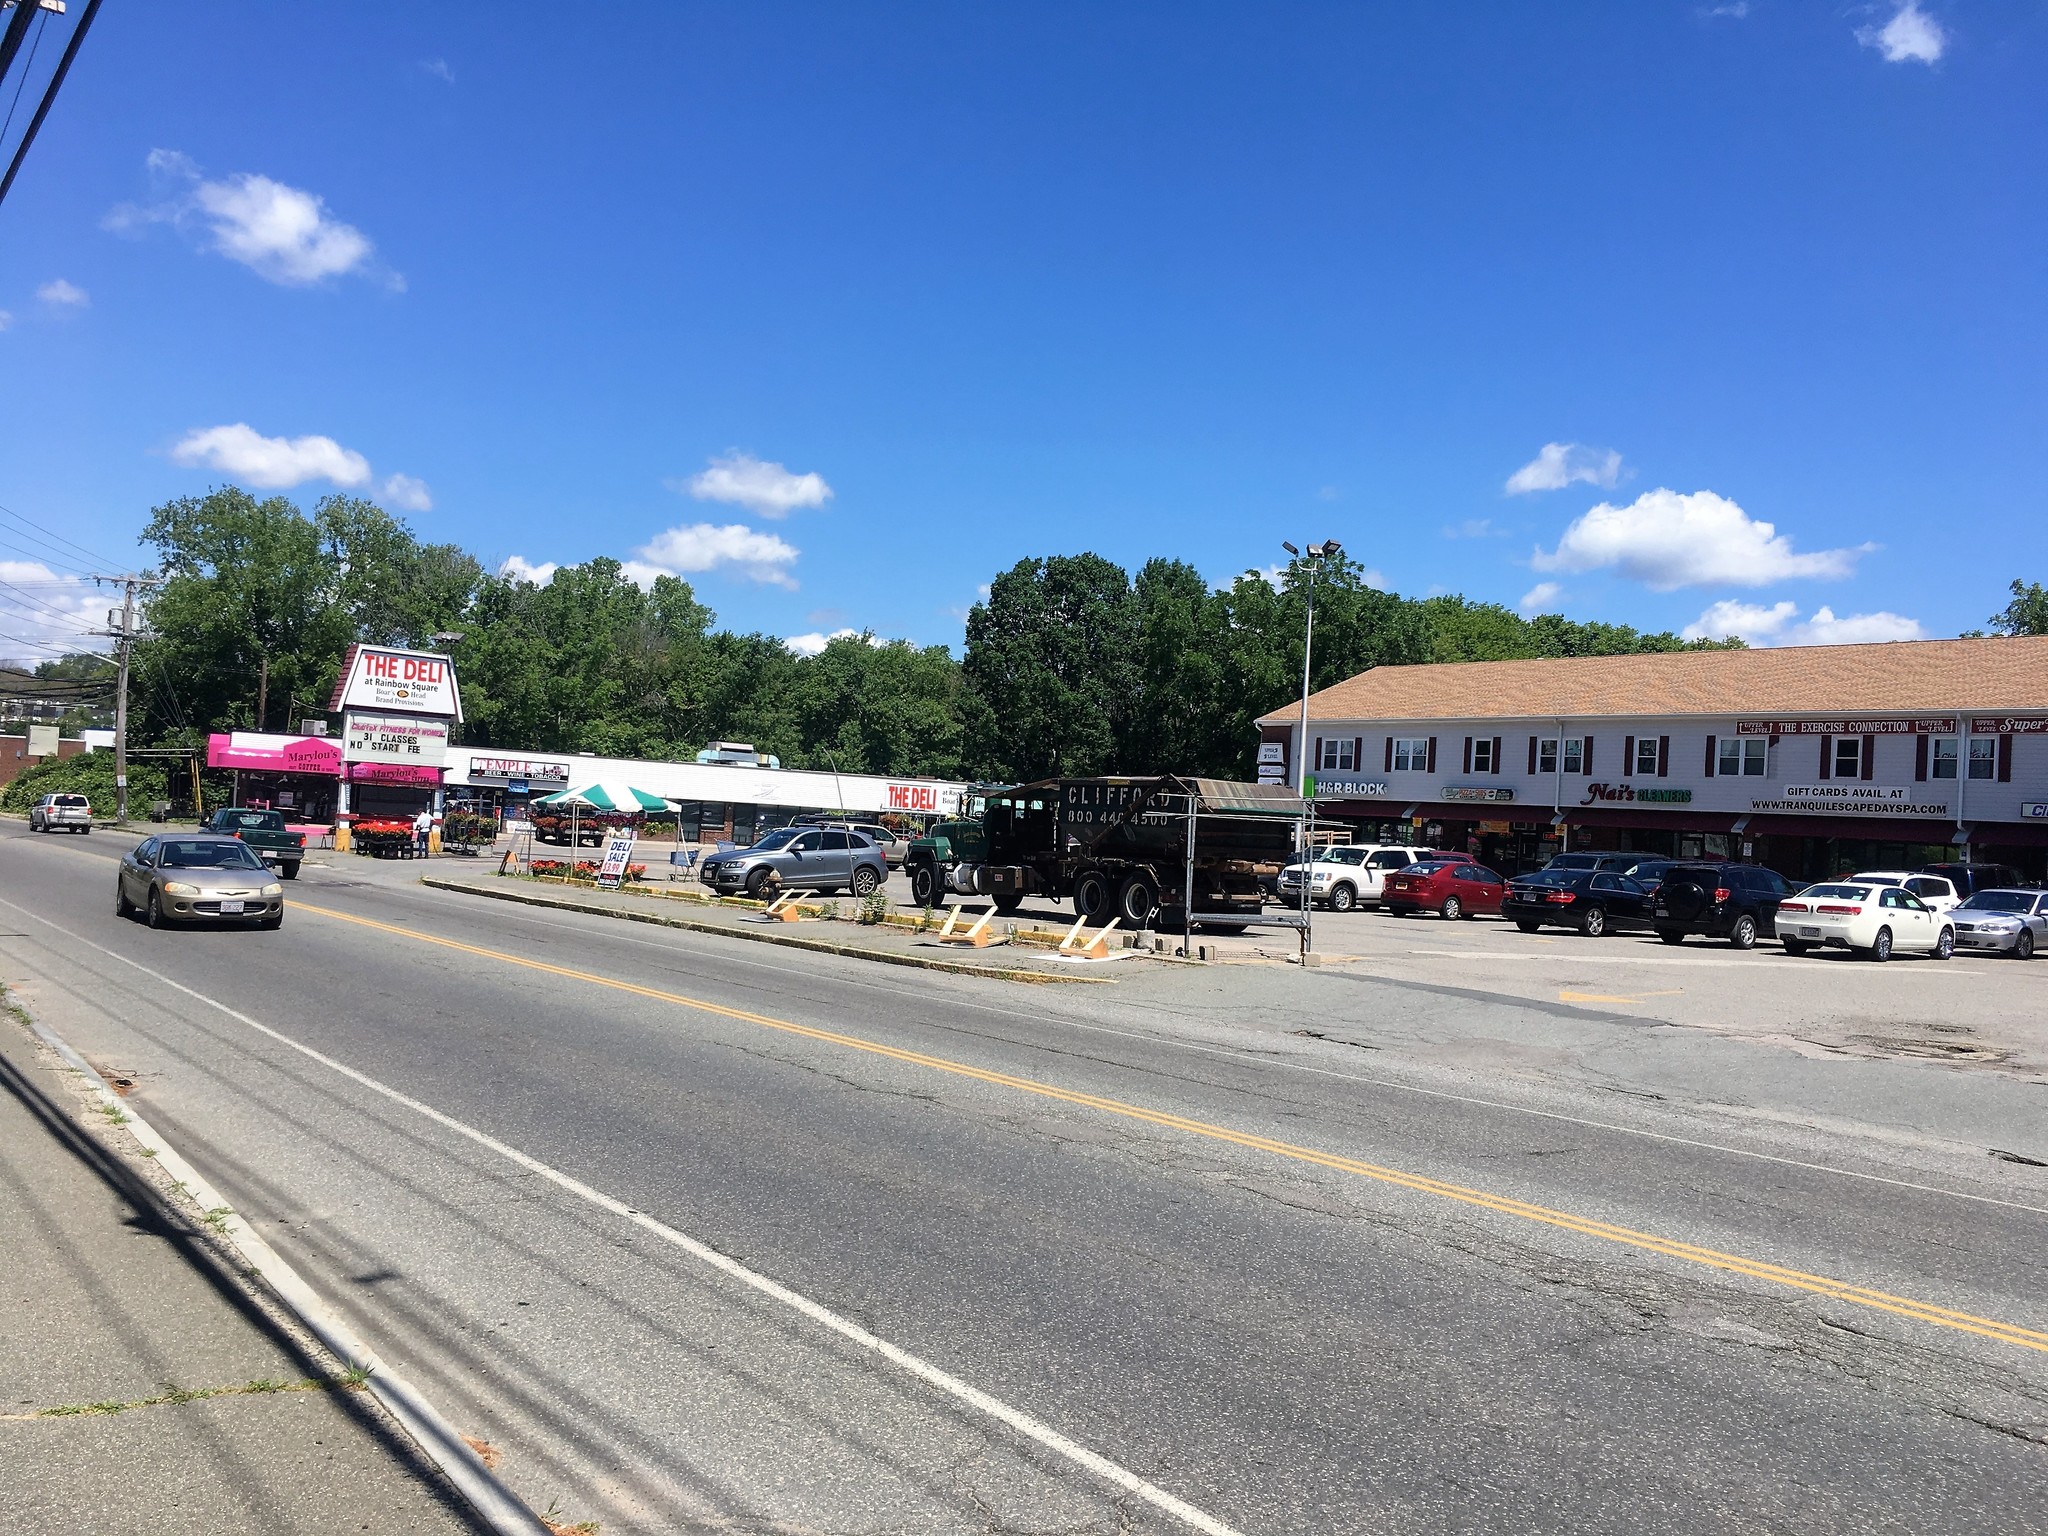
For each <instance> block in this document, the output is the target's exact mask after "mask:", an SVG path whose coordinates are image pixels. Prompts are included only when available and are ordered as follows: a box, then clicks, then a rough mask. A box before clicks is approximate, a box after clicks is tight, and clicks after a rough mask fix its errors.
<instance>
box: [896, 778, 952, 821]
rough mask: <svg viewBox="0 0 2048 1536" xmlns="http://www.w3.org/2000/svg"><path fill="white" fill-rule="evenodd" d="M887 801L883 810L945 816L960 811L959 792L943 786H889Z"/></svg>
mask: <svg viewBox="0 0 2048 1536" xmlns="http://www.w3.org/2000/svg"><path fill="white" fill-rule="evenodd" d="M888 801H889V803H888V805H887V806H885V807H883V809H885V810H891V811H909V812H910V813H912V814H913V815H918V814H922V815H925V816H945V815H951V814H952V813H954V812H956V811H958V810H959V809H960V791H959V790H957V789H953V788H950V787H948V786H947V785H944V784H891V785H890V786H889V789H888Z"/></svg>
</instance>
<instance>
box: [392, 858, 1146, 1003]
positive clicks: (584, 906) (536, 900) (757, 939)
mask: <svg viewBox="0 0 2048 1536" xmlns="http://www.w3.org/2000/svg"><path fill="white" fill-rule="evenodd" d="M420 884H421V885H424V886H427V887H429V888H430V889H432V890H437V891H454V892H456V893H457V894H458V895H463V896H481V897H483V898H484V899H486V900H488V901H511V902H517V903H518V904H519V905H521V906H526V907H550V908H553V909H554V910H556V911H559V912H584V913H588V914H590V915H591V916H593V917H615V918H618V919H620V920H621V921H622V922H628V923H649V924H652V925H653V926H654V927H657V928H680V929H682V930H684V931H685V932H687V933H711V934H717V935H719V936H721V937H723V938H728V939H746V940H748V941H749V942H751V943H755V944H776V945H780V946H781V947H782V948H784V949H808V950H811V951H813V952H815V953H818V954H823V955H845V956H846V957H848V958H849V959H853V960H872V961H875V962H877V963H878V964H881V965H903V966H909V967H910V968H911V969H913V970H919V971H947V972H950V973H951V974H953V975H955V976H986V977H989V978H991V979H993V980H996V981H1022V982H1042V983H1049V984H1054V985H1058V984H1079V985H1086V986H1110V985H1114V984H1115V979H1114V978H1113V977H1109V976H1087V975H1069V974H1066V973H1064V972H1060V971H1023V970H1012V969H1004V968H1001V967H997V966H992V965H964V964H962V963H961V962H959V961H957V960H935V959H929V958H927V957H926V956H923V955H894V954H890V953H888V952H887V951H884V950H873V949H863V948H861V947H860V946H859V945H858V944H835V943H833V942H832V941H831V940H829V939H805V938H798V937H797V936H795V935H794V934H787V933H775V932H772V931H770V930H767V929H759V930H757V929H752V928H734V927H732V926H730V925H728V924H725V923H707V922H700V921H697V920H696V919H693V918H687V917H675V916H672V915H670V914H667V913H663V912H633V911H628V910H625V909H622V908H618V907H606V906H599V905H597V904H596V903H593V902H581V901H573V900H569V899H567V898H564V897H561V896H548V895H544V894H542V893H541V892H539V891H519V890H502V891H500V890H492V889H491V888H489V887H488V886H481V885H469V884H467V883H465V882H463V881H460V880H448V879H444V878H442V877H440V876H437V875H421V876H420Z"/></svg>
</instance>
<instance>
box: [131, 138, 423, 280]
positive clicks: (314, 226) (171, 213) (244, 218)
mask: <svg viewBox="0 0 2048 1536" xmlns="http://www.w3.org/2000/svg"><path fill="white" fill-rule="evenodd" d="M149 169H150V173H151V176H152V177H153V178H154V179H155V180H156V181H157V182H158V183H159V184H160V190H163V191H165V192H166V193H167V195H166V196H164V197H162V198H161V199H160V200H158V201H156V202H154V203H148V204H138V203H122V204H121V205H119V206H118V207H116V208H113V209H111V210H110V211H109V212H108V213H107V216H106V217H105V218H104V219H102V220H101V221H100V222H101V224H102V226H103V227H105V228H107V229H110V230H113V231H114V232H115V233H117V234H140V233H141V232H142V231H143V230H144V229H146V228H147V227H148V226H150V225H152V224H169V225H172V226H174V227H176V228H178V229H181V230H186V231H196V230H198V229H199V228H200V227H202V226H203V228H204V233H205V236H206V237H207V239H208V241H209V243H210V245H211V248H212V249H213V250H214V251H216V252H218V253H219V254H220V255H222V256H225V257H227V258H228V259H229V260H231V261H239V262H240V263H241V264H242V265H243V266H245V267H247V268H249V269H250V270H251V271H253V272H255V273H256V274H257V275H258V276H259V277H262V278H264V279H266V280H268V281H270V282H273V283H277V284H279V285H280V286H283V287H287V288H303V287H308V286H311V285H312V284H315V283H320V282H324V281H325V280H326V279H328V278H330V277H338V276H341V275H342V274H344V273H349V272H358V273H365V274H369V273H372V272H374V271H375V270H376V263H375V256H376V247H375V246H374V245H372V244H371V243H370V239H369V237H368V236H367V235H365V234H364V233H363V232H362V231H361V230H359V229H357V228H356V227H355V226H354V225H353V224H344V223H342V222H341V220H339V219H337V218H335V217H333V216H332V215H331V214H330V213H329V212H328V211H327V203H326V200H325V199H324V198H322V197H320V196H319V195H318V194H317V193H313V192H308V191H305V190H304V189H303V188H299V187H292V186H287V185H285V183H283V182H281V181H273V180H272V179H271V178H270V177H268V176H255V175H249V174H246V173H242V174H237V175H233V176H227V177H223V178H221V179H219V180H214V181H209V180H207V179H206V178H205V177H204V176H202V175H201V174H200V171H199V167H198V166H197V165H196V164H194V163H193V161H192V159H191V157H190V156H189V155H184V154H181V153H179V152H178V151H177V150H174V149H156V150H151V151H150V154H149ZM383 276H384V279H385V281H386V283H387V284H388V285H389V286H391V287H393V288H398V289H402V288H403V287H404V286H405V281H404V279H403V278H401V277H399V276H398V275H397V274H396V273H394V272H385V273H383Z"/></svg>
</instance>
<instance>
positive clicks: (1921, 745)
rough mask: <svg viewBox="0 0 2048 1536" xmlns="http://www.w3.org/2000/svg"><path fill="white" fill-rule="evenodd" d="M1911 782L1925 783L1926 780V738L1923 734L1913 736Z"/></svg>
mask: <svg viewBox="0 0 2048 1536" xmlns="http://www.w3.org/2000/svg"><path fill="white" fill-rule="evenodd" d="M1913 782H1914V783H1916V784H1925V783H1926V782H1927V738H1926V737H1925V736H1915V737H1914V738H1913Z"/></svg>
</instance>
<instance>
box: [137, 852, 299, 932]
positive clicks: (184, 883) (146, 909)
mask: <svg viewBox="0 0 2048 1536" xmlns="http://www.w3.org/2000/svg"><path fill="white" fill-rule="evenodd" d="M114 912H115V915H116V916H119V917H133V916H134V915H135V914H136V913H138V912H139V913H141V914H142V920H143V921H144V922H146V923H148V924H149V926H150V927H152V928H161V927H163V926H165V925H166V924H167V923H191V922H211V921H219V922H229V923H246V924H250V925H252V926H254V927H257V928H276V927H278V926H280V925H281V924H282V923H283V922H284V887H283V886H282V885H280V884H278V882H277V877H276V876H275V875H273V874H272V873H271V872H270V870H269V869H268V868H266V867H265V865H264V863H263V861H262V860H261V859H259V858H258V857H256V854H255V852H254V850H252V849H251V848H250V847H249V845H248V844H247V843H244V842H241V841H240V840H238V839H236V838H232V837H218V836H215V835H213V834H210V833H205V832H199V833H181V832H167V833H164V834H162V835H160V836H157V837H149V838H144V839H143V840H142V841H141V842H140V843H137V844H136V845H135V846H134V847H133V848H132V849H130V850H129V851H128V853H127V854H126V855H125V856H123V858H122V860H121V867H120V869H119V871H118V872H117V873H116V874H115V876H114Z"/></svg>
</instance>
